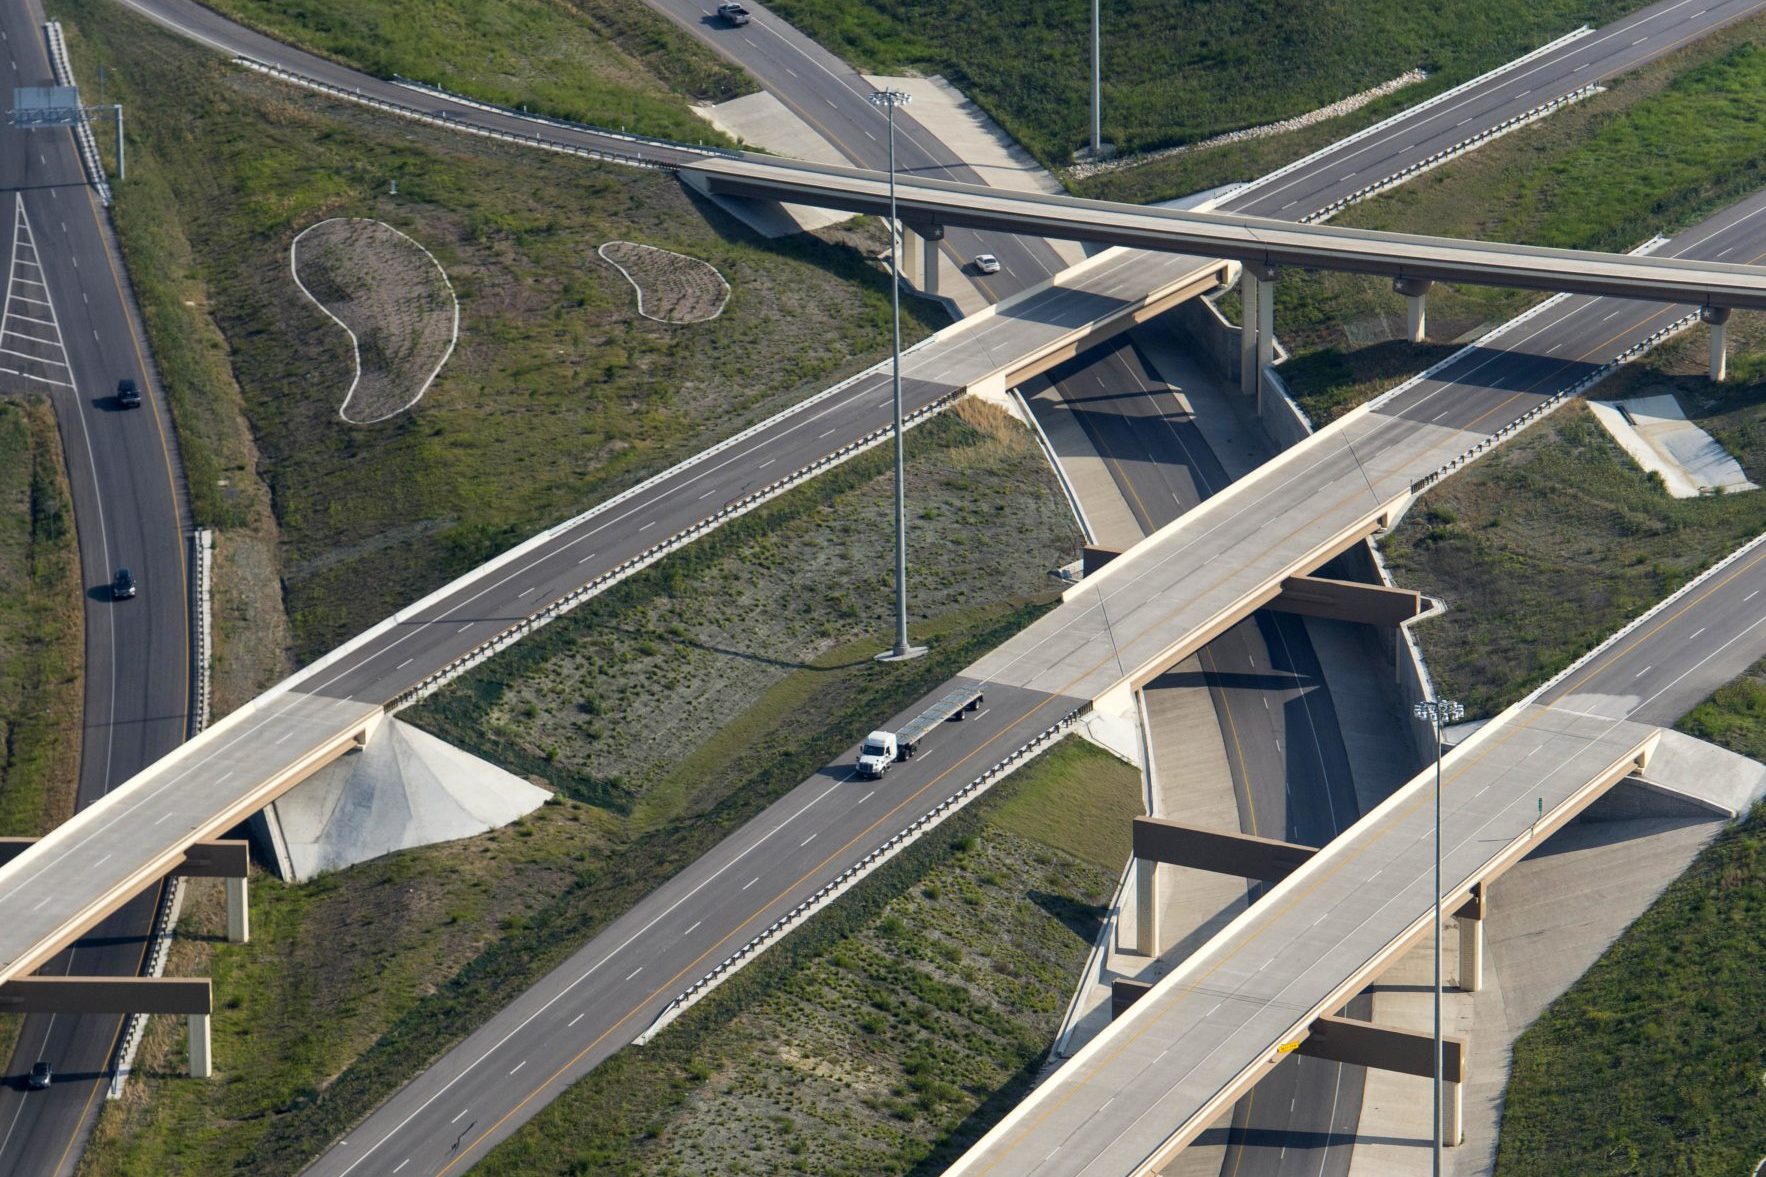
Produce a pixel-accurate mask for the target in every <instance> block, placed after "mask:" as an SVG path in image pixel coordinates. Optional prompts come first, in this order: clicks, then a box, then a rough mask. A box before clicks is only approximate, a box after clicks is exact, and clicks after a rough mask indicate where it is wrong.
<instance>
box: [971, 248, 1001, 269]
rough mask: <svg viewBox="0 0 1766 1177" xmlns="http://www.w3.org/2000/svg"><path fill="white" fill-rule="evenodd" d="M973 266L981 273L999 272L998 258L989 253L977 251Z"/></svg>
mask: <svg viewBox="0 0 1766 1177" xmlns="http://www.w3.org/2000/svg"><path fill="white" fill-rule="evenodd" d="M975 268H976V269H977V270H980V271H981V272H982V273H983V274H997V273H999V272H1000V260H999V259H998V258H997V257H994V256H993V255H992V254H991V253H978V254H976V255H975Z"/></svg>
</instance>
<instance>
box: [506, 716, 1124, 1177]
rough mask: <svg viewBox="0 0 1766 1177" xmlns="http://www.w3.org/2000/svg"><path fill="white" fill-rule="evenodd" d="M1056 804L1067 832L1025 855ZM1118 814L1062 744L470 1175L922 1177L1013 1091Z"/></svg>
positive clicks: (1081, 947) (1106, 863)
mask: <svg viewBox="0 0 1766 1177" xmlns="http://www.w3.org/2000/svg"><path fill="white" fill-rule="evenodd" d="M1057 798H1058V799H1059V804H1060V807H1061V809H1062V812H1063V813H1064V815H1065V816H1067V817H1068V818H1070V819H1071V820H1070V821H1067V822H1062V823H1037V825H1036V828H1037V830H1038V832H1039V834H1040V835H1041V836H1028V835H1026V833H1024V832H1023V830H1024V828H1025V825H1026V818H1027V817H1028V816H1029V815H1031V814H1032V813H1034V812H1035V811H1037V810H1038V809H1039V808H1040V807H1041V806H1042V805H1044V804H1045V803H1047V802H1049V801H1050V800H1053V799H1057ZM1138 812H1139V784H1138V780H1137V776H1136V773H1135V771H1134V770H1133V769H1132V768H1130V767H1128V766H1127V765H1125V764H1123V763H1121V762H1120V761H1117V760H1116V759H1114V758H1113V757H1111V756H1109V755H1108V754H1107V753H1104V752H1100V751H1098V750H1097V749H1095V748H1093V747H1091V746H1090V745H1088V744H1084V743H1082V742H1080V741H1079V740H1077V739H1069V740H1066V741H1063V742H1062V743H1060V744H1058V745H1056V746H1055V747H1054V748H1053V749H1051V750H1050V751H1049V752H1047V753H1044V754H1043V756H1041V757H1040V758H1038V759H1037V760H1036V761H1033V762H1032V763H1031V764H1030V765H1029V766H1028V767H1026V768H1024V769H1021V770H1019V772H1018V773H1016V774H1014V775H1013V776H1012V777H1010V778H1008V779H1007V781H1006V782H1005V783H1004V784H1002V785H1000V786H997V787H996V788H995V789H994V790H993V791H992V792H991V793H989V794H987V795H984V797H983V798H982V799H981V800H980V801H978V802H976V803H975V804H974V805H972V806H971V807H970V808H969V809H967V810H965V811H963V812H962V813H960V814H958V815H957V817H955V818H953V819H952V820H951V821H949V822H947V823H946V824H945V825H943V826H941V827H939V829H938V830H936V831H935V832H933V833H932V834H931V835H929V836H928V837H927V838H925V839H923V840H922V841H921V842H919V843H917V844H916V845H915V846H914V847H913V848H911V849H910V850H908V851H907V852H905V853H904V854H903V855H902V856H901V857H899V858H897V859H895V860H893V861H892V862H891V863H890V864H889V865H888V866H886V867H884V868H883V869H882V870H880V871H879V872H877V873H876V874H875V875H873V876H872V877H871V878H869V879H868V880H866V881H865V882H864V883H862V884H860V886H859V887H858V888H856V889H855V890H854V891H853V892H852V893H850V894H849V895H847V896H845V897H843V898H842V899H841V900H840V901H838V902H837V903H836V904H834V905H833V906H832V907H831V908H830V909H829V910H827V911H826V912H823V913H822V914H820V915H818V916H817V917H816V918H815V920H814V921H812V922H811V923H810V924H809V925H807V926H806V927H805V928H803V929H801V930H799V931H797V932H794V933H792V935H791V936H790V937H789V938H788V939H787V940H786V941H785V942H784V943H783V944H781V945H780V946H778V947H776V948H774V949H773V950H772V951H770V952H769V953H767V954H766V955H765V956H763V957H762V958H761V959H760V960H759V961H758V962H756V963H755V964H753V965H750V966H749V967H748V968H747V969H745V970H744V971H743V972H741V973H738V974H737V975H736V976H735V977H734V978H733V979H732V980H731V981H729V982H727V983H726V984H725V985H723V986H722V987H721V988H720V989H717V990H715V991H713V994H712V995H711V997H709V998H708V999H706V1000H705V1001H703V1002H701V1003H700V1004H699V1005H698V1006H696V1007H694V1008H693V1009H692V1010H690V1011H688V1012H687V1013H686V1014H685V1015H684V1016H683V1017H682V1018H681V1019H680V1020H678V1021H677V1022H676V1023H675V1024H674V1025H673V1026H671V1027H670V1028H669V1029H668V1030H666V1031H664V1032H663V1033H662V1034H661V1035H660V1036H658V1037H657V1038H656V1039H654V1040H653V1041H652V1042H650V1043H649V1044H648V1045H646V1046H645V1047H644V1048H643V1049H642V1050H627V1051H625V1052H623V1053H621V1054H619V1055H616V1056H614V1057H613V1058H612V1059H611V1060H609V1061H608V1062H607V1063H606V1064H604V1065H603V1066H601V1067H600V1068H598V1069H597V1070H595V1071H594V1072H592V1073H590V1075H589V1076H588V1077H587V1078H585V1079H583V1080H582V1081H581V1082H579V1083H577V1084H576V1085H575V1086H574V1087H572V1088H571V1089H570V1090H569V1091H568V1092H566V1093H565V1094H564V1096H563V1097H561V1098H560V1099H558V1100H557V1101H556V1102H554V1103H553V1104H552V1105H551V1106H549V1107H548V1108H546V1110H545V1111H543V1112H541V1113H540V1114H539V1115H538V1116H537V1117H536V1118H535V1119H534V1120H533V1121H532V1122H531V1123H529V1124H528V1125H527V1126H526V1127H524V1128H522V1129H521V1130H520V1131H519V1132H517V1133H516V1134H515V1135H514V1136H513V1137H512V1138H510V1140H508V1141H507V1142H505V1143H504V1144H503V1145H501V1146H499V1147H498V1148H497V1149H496V1150H495V1151H493V1152H492V1153H491V1154H490V1156H489V1157H487V1158H486V1159H485V1160H484V1161H483V1162H482V1163H481V1164H480V1165H479V1168H480V1169H481V1170H482V1171H484V1172H486V1173H491V1174H504V1173H506V1174H517V1173H521V1174H526V1173H536V1172H552V1173H596V1174H610V1175H611V1174H622V1175H623V1174H631V1175H637V1174H646V1175H648V1174H697V1173H706V1172H721V1173H815V1174H828V1175H836V1174H838V1175H850V1177H859V1175H871V1174H891V1173H934V1172H938V1171H941V1170H942V1169H943V1168H944V1167H945V1166H946V1165H948V1164H949V1163H950V1162H951V1161H952V1160H954V1159H955V1158H956V1157H957V1156H958V1155H959V1154H960V1153H961V1152H962V1151H963V1150H964V1148H966V1147H967V1146H968V1145H969V1144H970V1143H972V1142H973V1141H974V1140H975V1139H976V1138H977V1137H979V1136H980V1135H981V1134H982V1133H983V1132H985V1131H986V1130H987V1129H988V1128H989V1127H991V1126H992V1125H993V1124H994V1122H996V1121H997V1120H998V1119H999V1118H1000V1116H1002V1115H1003V1114H1004V1113H1005V1112H1006V1111H1007V1110H1009V1109H1010V1108H1011V1106H1012V1105H1013V1104H1014V1103H1015V1102H1016V1101H1017V1100H1018V1099H1019V1098H1020V1097H1021V1096H1022V1095H1023V1093H1024V1092H1025V1090H1026V1089H1027V1088H1028V1087H1029V1085H1030V1082H1031V1080H1032V1079H1033V1078H1034V1077H1035V1075H1036V1072H1037V1070H1038V1069H1039V1067H1040V1066H1041V1064H1042V1062H1043V1059H1044V1057H1045V1056H1046V1054H1047V1052H1048V1049H1049V1046H1050V1044H1051V1042H1052V1040H1053V1038H1054V1033H1055V1030H1056V1028H1057V1025H1058V1023H1059V1020H1060V1017H1061V1014H1062V1011H1063V1010H1064V1009H1065V1008H1066V1004H1067V1001H1068V998H1069V997H1070V996H1071V994H1072V990H1073V985H1074V983H1075V982H1076V981H1077V980H1078V977H1079V973H1080V970H1081V967H1082V965H1083V963H1084V961H1085V958H1086V954H1087V952H1088V951H1089V949H1090V947H1091V943H1092V940H1093V939H1094V938H1095V937H1096V935H1097V933H1098V929H1099V927H1100V925H1101V923H1102V920H1103V917H1104V915H1105V914H1106V912H1107V909H1108V904H1109V900H1110V895H1111V891H1112V890H1113V888H1114V886H1115V883H1116V878H1117V875H1118V873H1119V872H1120V870H1121V864H1122V861H1123V860H1124V859H1125V858H1126V857H1127V855H1128V853H1129V842H1128V836H1127V835H1128V829H1129V821H1130V818H1131V817H1132V816H1133V815H1134V814H1135V813H1138Z"/></svg>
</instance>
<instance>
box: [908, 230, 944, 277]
mask: <svg viewBox="0 0 1766 1177" xmlns="http://www.w3.org/2000/svg"><path fill="white" fill-rule="evenodd" d="M943 240H944V226H943V225H933V224H910V223H908V222H906V221H904V222H902V226H901V276H902V277H903V278H906V279H907V280H908V284H909V285H911V286H913V287H914V289H916V290H918V291H919V292H920V293H921V294H933V295H935V294H937V293H938V243H939V242H941V241H943Z"/></svg>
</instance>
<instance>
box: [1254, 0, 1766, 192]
mask: <svg viewBox="0 0 1766 1177" xmlns="http://www.w3.org/2000/svg"><path fill="white" fill-rule="evenodd" d="M1761 7H1762V5H1761V0H1721V2H1719V3H1711V0H1660V2H1659V3H1656V4H1651V5H1649V6H1648V7H1647V8H1640V9H1639V10H1638V11H1636V12H1635V13H1633V14H1631V15H1630V16H1627V17H1624V18H1622V19H1620V20H1617V21H1614V22H1613V23H1612V24H1609V25H1605V26H1603V27H1601V28H1599V29H1596V30H1594V31H1593V32H1591V33H1589V34H1588V35H1587V36H1584V37H1580V38H1578V39H1576V40H1574V41H1570V42H1569V43H1567V44H1565V45H1562V46H1560V47H1558V48H1557V49H1554V50H1552V51H1551V52H1549V53H1543V54H1541V55H1540V56H1538V57H1536V58H1533V59H1532V60H1531V61H1527V62H1525V63H1523V64H1521V65H1519V66H1516V67H1515V68H1513V69H1511V70H1508V71H1506V72H1504V73H1501V74H1498V75H1497V76H1496V77H1494V78H1491V79H1489V80H1488V81H1486V82H1485V83H1483V84H1481V85H1479V86H1476V87H1474V88H1472V89H1469V90H1466V91H1465V92H1463V93H1460V94H1457V95H1455V96H1453V97H1452V98H1447V99H1445V100H1443V101H1441V102H1438V103H1436V104H1434V105H1432V106H1428V107H1419V109H1417V110H1414V111H1412V112H1411V113H1410V114H1408V115H1406V116H1404V117H1401V118H1399V119H1397V120H1395V121H1393V122H1392V123H1390V124H1389V125H1387V126H1385V127H1383V128H1382V129H1381V130H1379V131H1378V132H1376V133H1373V134H1370V135H1366V136H1364V137H1362V138H1359V139H1351V140H1346V141H1344V142H1342V143H1339V144H1337V145H1336V146H1334V147H1332V148H1330V149H1329V150H1328V151H1326V152H1325V153H1324V154H1322V155H1321V156H1319V157H1318V158H1317V159H1314V160H1313V161H1312V162H1310V163H1309V164H1307V165H1306V166H1305V167H1303V168H1297V169H1295V170H1294V171H1292V172H1289V173H1287V174H1285V175H1277V176H1274V177H1272V178H1270V179H1268V180H1266V181H1264V182H1260V183H1256V184H1252V185H1250V186H1248V187H1246V188H1245V189H1243V190H1241V191H1240V192H1236V193H1234V194H1232V195H1231V196H1229V197H1228V198H1227V199H1225V200H1223V201H1221V202H1220V207H1221V208H1222V209H1224V210H1226V211H1230V212H1240V213H1255V214H1256V215H1258V216H1265V217H1275V218H1278V219H1281V220H1298V219H1300V218H1301V217H1304V216H1309V215H1311V213H1312V212H1313V210H1317V209H1322V208H1324V207H1325V206H1327V205H1329V204H1330V203H1331V202H1333V201H1335V200H1339V199H1342V198H1343V197H1346V196H1348V195H1350V194H1351V193H1353V192H1355V191H1357V190H1359V189H1361V188H1363V187H1365V186H1367V185H1368V184H1371V183H1374V182H1375V181H1377V180H1380V179H1382V178H1384V177H1386V176H1391V175H1396V174H1397V173H1398V172H1401V171H1403V170H1404V169H1405V168H1407V167H1410V166H1411V165H1413V164H1414V163H1416V162H1417V161H1419V160H1423V159H1427V158H1428V157H1429V156H1431V155H1433V154H1435V153H1436V152H1437V151H1442V150H1445V149H1447V148H1449V147H1451V146H1453V144H1455V143H1458V142H1460V141H1461V140H1464V139H1469V138H1472V137H1473V136H1475V135H1478V134H1481V133H1484V132H1487V131H1489V130H1491V129H1492V128H1494V127H1497V126H1499V125H1501V124H1502V123H1504V122H1506V121H1507V120H1509V119H1511V118H1513V117H1515V116H1516V115H1518V114H1520V113H1522V112H1524V111H1526V110H1529V109H1531V108H1533V107H1536V106H1538V105H1540V104H1541V103H1544V102H1549V101H1550V100H1552V99H1553V98H1558V97H1561V96H1563V95H1565V94H1568V93H1570V92H1571V91H1573V90H1576V89H1577V88H1578V87H1581V86H1584V85H1586V84H1587V83H1589V82H1594V81H1600V80H1603V79H1606V78H1611V77H1614V76H1616V75H1618V74H1622V73H1625V72H1626V71H1628V70H1633V69H1636V68H1637V67H1638V66H1640V65H1643V64H1644V63H1645V62H1649V61H1653V60H1655V59H1656V58H1658V57H1661V56H1662V55H1664V54H1666V53H1670V52H1672V51H1674V50H1675V49H1678V48H1679V47H1680V46H1682V45H1685V44H1687V43H1688V42H1690V41H1694V40H1697V39H1698V38H1699V37H1702V36H1704V35H1705V34H1707V33H1709V32H1711V31H1712V30H1714V29H1717V28H1720V27H1721V26H1723V25H1725V24H1728V23H1730V22H1731V21H1735V20H1739V19H1740V18H1742V17H1744V16H1747V15H1748V14H1750V13H1753V12H1758V11H1759V10H1760V8H1761Z"/></svg>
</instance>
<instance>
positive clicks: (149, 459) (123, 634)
mask: <svg viewBox="0 0 1766 1177" xmlns="http://www.w3.org/2000/svg"><path fill="white" fill-rule="evenodd" d="M40 19H41V18H40V14H38V13H36V12H34V11H33V6H32V5H31V4H29V3H28V2H27V0H4V3H0V34H3V35H4V41H3V42H0V60H4V61H5V62H6V63H7V64H8V66H9V68H8V70H7V71H6V72H5V74H4V76H6V77H9V78H11V79H12V83H11V84H15V85H51V84H53V82H54V79H53V76H52V72H51V69H50V65H49V59H48V54H47V50H46V46H45V41H44V35H43V28H42V25H41V24H40V23H39V21H40ZM0 176H3V177H4V179H5V183H4V187H3V190H0V230H3V232H4V236H5V245H4V251H3V252H0V261H3V262H4V264H6V265H7V267H8V269H7V272H6V273H5V274H0V280H3V281H5V282H6V294H5V299H6V302H5V318H4V322H3V323H0V389H4V390H5V391H6V392H7V393H9V394H12V395H22V394H34V395H38V396H42V397H44V398H46V399H47V400H48V401H49V402H50V403H51V404H52V405H53V406H54V409H55V414H56V421H57V424H58V426H59V432H60V435H61V444H62V452H63V455H64V457H65V459H66V463H67V470H68V481H69V486H70V489H71V491H72V495H73V508H74V523H75V525H76V530H77V533H78V538H79V550H80V572H81V582H82V585H83V588H84V590H85V683H84V704H83V711H84V722H83V724H82V726H81V741H80V776H79V785H78V795H77V804H78V805H80V806H85V805H89V804H91V803H92V802H93V801H95V800H97V799H98V798H100V797H102V796H104V794H105V793H106V792H107V791H108V790H109V789H110V788H111V786H113V785H115V784H117V783H119V782H121V781H122V780H124V779H126V778H127V777H129V776H130V775H132V774H133V773H135V772H136V771H137V770H139V769H141V768H142V767H144V766H146V765H148V764H151V763H152V762H154V761H155V760H158V759H159V758H160V757H161V756H163V755H164V754H165V753H167V752H169V751H170V750H171V749H172V748H174V747H176V746H177V744H178V743H179V742H180V741H181V740H183V738H184V736H185V725H186V709H187V706H188V700H189V697H190V687H189V671H190V651H189V638H188V624H187V618H188V616H189V613H188V609H189V603H188V595H187V592H186V588H185V570H184V562H185V560H184V553H185V544H184V537H185V519H184V507H183V502H182V494H181V490H180V487H179V481H178V480H179V479H180V478H181V474H180V473H179V472H178V463H177V460H176V456H175V455H176V447H175V445H174V444H173V442H172V440H171V422H170V420H169V418H168V415H167V412H166V409H165V406H164V404H163V402H162V401H161V399H160V396H159V390H158V389H157V387H155V385H154V383H153V381H152V380H151V379H150V376H151V371H150V365H149V363H148V361H147V357H146V349H145V343H144V341H143V340H142V339H141V337H140V336H139V334H138V333H137V324H136V323H135V321H134V319H133V317H132V315H131V302H130V300H131V298H132V296H131V294H130V293H129V291H128V284H127V276H126V275H125V274H124V272H123V270H122V267H121V265H120V263H119V262H118V260H117V259H116V257H115V256H114V254H113V252H112V251H111V249H110V242H109V239H108V226H107V225H106V224H105V223H104V216H105V214H104V212H103V210H102V208H101V207H100V205H99V204H98V202H97V199H96V197H95V196H94V194H93V191H92V189H91V188H90V187H89V186H88V184H87V179H86V176H85V174H84V172H83V171H82V170H81V165H80V160H79V156H78V154H77V153H76V151H75V147H74V143H73V138H72V135H71V134H70V133H69V132H68V131H67V130H63V129H44V130H37V131H24V130H19V129H16V128H14V127H12V126H10V125H7V126H3V127H0ZM125 377H127V378H131V379H133V380H134V381H135V382H136V384H137V386H138V387H139V388H140V389H141V390H142V394H143V397H144V400H145V405H144V407H143V408H142V409H139V410H133V411H123V410H121V409H120V407H119V406H118V405H117V403H116V400H115V396H114V393H115V389H116V384H117V381H118V380H119V379H122V378H125ZM119 567H127V568H129V569H130V570H131V571H132V572H133V573H134V575H135V577H136V580H137V581H138V583H139V585H140V594H139V595H138V596H137V597H136V598H135V599H134V600H131V601H112V600H111V599H110V592H109V586H110V581H111V577H112V574H113V573H114V572H115V571H116V569H117V568H119ZM6 832H7V833H22V832H26V831H13V830H8V831H6ZM33 832H34V831H33ZM154 903H155V894H154V893H153V891H151V890H150V891H149V892H147V893H145V894H143V895H142V897H141V898H140V899H139V900H138V901H137V902H135V903H134V904H131V905H130V906H129V907H128V908H126V909H124V910H123V911H121V912H118V913H117V914H116V915H115V916H114V917H112V918H111V919H110V920H108V921H106V922H105V923H104V924H103V925H102V926H100V927H99V928H97V929H96V930H95V932H94V935H93V936H92V937H91V940H90V941H89V942H86V943H82V944H80V945H79V946H77V947H76V948H75V949H73V950H72V951H70V952H67V953H64V954H62V955H61V956H60V957H58V958H57V959H56V960H55V961H54V962H52V963H51V965H50V966H49V970H50V971H52V972H56V973H69V972H72V973H80V974H107V973H122V974H132V973H134V972H135V971H137V969H138V968H139V966H140V962H141V957H142V953H143V950H144V947H145V936H144V933H145V931H146V928H147V926H148V923H149V921H150V918H151V913H152V909H153V905H154ZM120 1024H121V1023H120V1019H118V1018H116V1017H107V1016H81V1017H74V1016H57V1017H50V1016H34V1017H29V1018H26V1019H25V1021H24V1024H23V1026H22V1027H21V1030H20V1036H19V1042H18V1047H17V1049H16V1050H15V1051H14V1053H13V1056H12V1058H11V1060H10V1061H9V1062H8V1064H7V1066H6V1075H7V1080H8V1081H7V1082H5V1083H3V1084H0V1174H7V1175H10V1174H32V1175H36V1174H51V1173H59V1172H69V1171H71V1168H72V1165H73V1164H74V1163H75V1162H77V1161H78V1159H79V1149H78V1141H79V1140H80V1139H82V1138H83V1135H84V1131H85V1129H86V1127H88V1126H89V1124H90V1123H91V1120H92V1119H93V1118H94V1117H95V1116H96V1114H97V1110H98V1107H99V1104H100V1100H101V1098H102V1097H101V1095H100V1092H101V1091H102V1089H103V1088H104V1086H105V1084H106V1083H107V1081H108V1076H107V1074H106V1072H107V1069H108V1067H109V1065H110V1060H111V1054H112V1048H113V1045H114V1043H115V1040H116V1037H117V1032H118V1029H119V1027H120ZM38 1059H45V1060H47V1061H49V1062H50V1063H51V1064H52V1065H53V1066H54V1067H55V1072H56V1081H55V1085H54V1086H53V1087H51V1088H50V1089H49V1090H47V1091H39V1092H27V1091H25V1090H24V1088H23V1083H22V1077H23V1076H24V1075H25V1074H27V1073H28V1072H29V1071H30V1068H31V1064H32V1063H34V1062H36V1061H37V1060H38Z"/></svg>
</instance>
